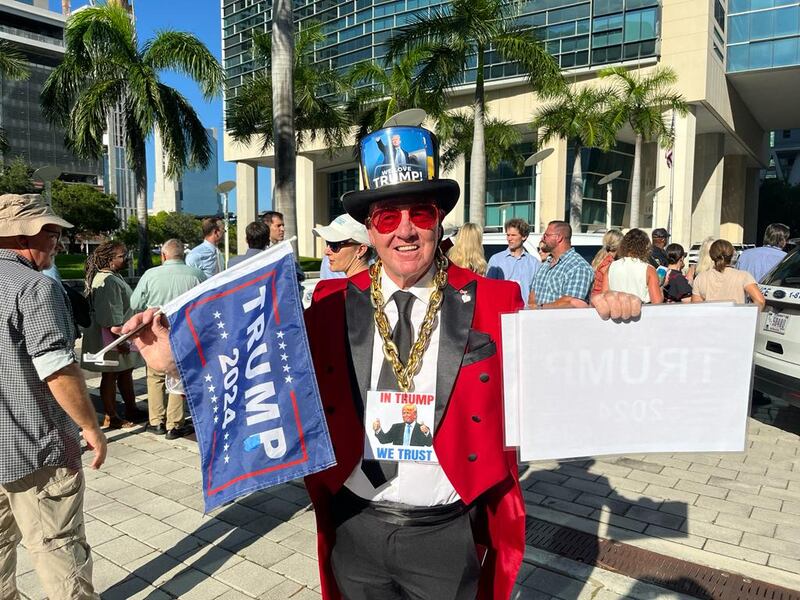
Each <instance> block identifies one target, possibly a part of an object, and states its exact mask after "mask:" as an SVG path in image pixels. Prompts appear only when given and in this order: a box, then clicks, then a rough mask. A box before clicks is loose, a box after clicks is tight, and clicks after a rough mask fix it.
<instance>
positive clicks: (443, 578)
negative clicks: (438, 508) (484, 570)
mask: <svg viewBox="0 0 800 600" xmlns="http://www.w3.org/2000/svg"><path fill="white" fill-rule="evenodd" d="M331 564H332V567H333V573H334V576H335V577H336V583H337V585H338V586H339V590H340V591H341V592H342V595H343V596H344V597H345V598H346V600H475V597H476V595H477V593H478V579H479V577H480V563H479V562H478V556H477V552H476V550H475V541H474V539H473V537H472V526H471V524H470V517H469V514H468V513H467V514H463V515H461V516H459V517H456V518H455V519H453V520H452V521H448V522H447V523H443V524H438V525H422V526H414V525H395V524H392V523H388V522H386V521H384V520H381V519H379V518H376V517H375V516H373V515H371V514H368V513H363V512H362V513H358V514H356V515H354V516H351V517H350V518H349V519H347V520H346V521H344V522H343V523H341V524H340V525H338V527H337V528H336V543H335V544H334V546H333V552H332V555H331Z"/></svg>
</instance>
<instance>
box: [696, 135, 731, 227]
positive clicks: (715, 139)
mask: <svg viewBox="0 0 800 600" xmlns="http://www.w3.org/2000/svg"><path fill="white" fill-rule="evenodd" d="M724 153H725V135H724V134H722V133H704V134H702V135H698V136H697V145H696V148H695V155H694V182H693V186H692V187H693V189H692V230H691V231H692V242H698V241H700V240H702V239H703V238H706V237H708V236H710V235H711V236H714V237H719V236H720V220H721V219H722V184H723V180H724V179H723V174H724V171H725V169H724V167H725V161H724Z"/></svg>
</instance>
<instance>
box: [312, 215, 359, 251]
mask: <svg viewBox="0 0 800 600" xmlns="http://www.w3.org/2000/svg"><path fill="white" fill-rule="evenodd" d="M311 231H313V232H314V234H315V235H318V236H319V237H321V238H322V239H323V240H325V241H326V242H345V241H347V240H353V241H354V242H358V243H359V244H366V245H367V246H371V245H372V244H371V243H370V241H369V236H368V235H367V228H366V227H364V225H362V224H361V223H359V222H358V221H356V220H355V219H354V218H353V217H351V216H350V215H347V214H344V215H339V216H338V217H336V218H335V219H334V220H333V221H331V224H330V225H328V226H327V227H314V229H312V230H311Z"/></svg>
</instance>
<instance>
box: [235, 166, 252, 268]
mask: <svg viewBox="0 0 800 600" xmlns="http://www.w3.org/2000/svg"><path fill="white" fill-rule="evenodd" d="M257 213H258V167H257V166H256V165H254V164H250V163H246V162H237V163H236V246H237V248H236V254H244V253H245V252H247V237H246V236H245V231H244V230H245V228H246V227H247V226H248V225H249V224H250V223H252V222H253V221H255V220H256V215H257ZM231 254H234V249H233V248H231Z"/></svg>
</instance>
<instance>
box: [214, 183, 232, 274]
mask: <svg viewBox="0 0 800 600" xmlns="http://www.w3.org/2000/svg"><path fill="white" fill-rule="evenodd" d="M235 187H236V182H235V181H223V182H222V183H220V184H219V185H218V186H217V193H218V194H222V222H223V223H224V224H225V268H226V269H227V268H228V256H229V255H230V240H229V239H228V238H229V237H230V236H229V235H228V225H229V216H228V193H230V191H231V190H232V189H233V188H235Z"/></svg>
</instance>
